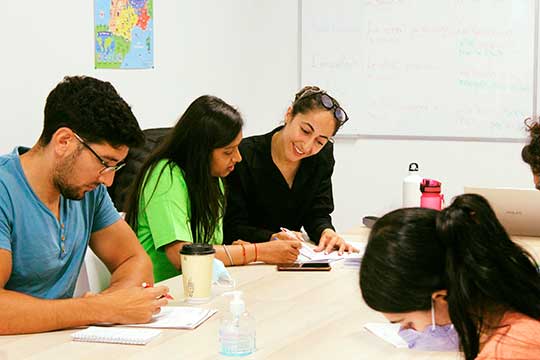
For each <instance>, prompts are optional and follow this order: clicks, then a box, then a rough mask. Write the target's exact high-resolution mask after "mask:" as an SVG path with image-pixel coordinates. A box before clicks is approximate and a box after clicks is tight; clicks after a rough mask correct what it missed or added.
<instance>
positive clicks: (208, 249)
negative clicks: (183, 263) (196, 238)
mask: <svg viewBox="0 0 540 360" xmlns="http://www.w3.org/2000/svg"><path fill="white" fill-rule="evenodd" d="M215 252H216V250H215V249H214V247H213V246H212V245H210V244H186V245H184V246H182V249H181V250H180V254H183V255H209V254H213V253H215Z"/></svg>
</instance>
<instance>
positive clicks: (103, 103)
mask: <svg viewBox="0 0 540 360" xmlns="http://www.w3.org/2000/svg"><path fill="white" fill-rule="evenodd" d="M61 127H68V128H70V129H71V130H73V131H74V132H76V133H77V134H78V135H80V136H81V137H82V138H83V139H84V140H86V141H88V142H90V143H108V144H109V145H112V146H115V147H116V146H120V145H127V146H128V147H136V146H139V145H141V144H142V143H143V141H144V134H143V132H142V131H141V129H140V127H139V124H138V123H137V119H135V116H134V115H133V113H132V112H131V108H130V107H129V105H128V104H127V103H126V102H125V101H124V99H122V98H121V97H120V95H118V93H117V92H116V90H115V88H114V87H113V86H112V85H111V83H109V82H106V81H101V80H98V79H95V78H92V77H89V76H66V77H65V78H64V79H63V80H62V81H61V82H60V83H59V84H58V85H57V86H56V87H55V88H54V89H53V90H52V91H51V92H50V94H49V96H48V97H47V102H46V104H45V116H44V124H43V131H42V133H41V136H40V138H39V143H40V145H42V146H45V145H47V144H48V143H49V142H50V141H51V138H52V136H53V134H54V133H55V132H56V131H57V130H58V129H59V128H61Z"/></svg>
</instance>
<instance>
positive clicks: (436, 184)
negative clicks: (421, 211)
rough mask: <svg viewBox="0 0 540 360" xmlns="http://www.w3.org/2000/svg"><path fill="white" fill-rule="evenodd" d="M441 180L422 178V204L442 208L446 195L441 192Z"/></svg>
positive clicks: (424, 206) (426, 206) (437, 208)
mask: <svg viewBox="0 0 540 360" xmlns="http://www.w3.org/2000/svg"><path fill="white" fill-rule="evenodd" d="M441 185H442V184H441V182H440V181H437V180H433V179H422V182H421V183H420V191H421V192H422V196H421V198H420V206H421V207H423V208H430V209H435V210H441V209H442V205H443V203H444V195H443V194H441Z"/></svg>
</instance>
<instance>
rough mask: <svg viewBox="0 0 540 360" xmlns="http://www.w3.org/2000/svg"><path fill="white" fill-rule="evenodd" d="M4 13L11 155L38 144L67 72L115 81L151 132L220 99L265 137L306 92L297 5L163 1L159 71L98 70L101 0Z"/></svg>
mask: <svg viewBox="0 0 540 360" xmlns="http://www.w3.org/2000/svg"><path fill="white" fill-rule="evenodd" d="M2 13H3V20H2V21H1V22H0V31H1V33H2V34H4V36H3V37H2V39H3V40H2V56H0V75H1V77H0V79H1V81H0V99H2V118H3V121H2V122H3V124H4V131H2V132H0V152H2V153H3V152H6V151H8V150H10V149H11V148H12V147H13V146H15V145H16V144H26V145H32V144H33V142H34V140H35V139H36V138H37V137H38V136H39V133H40V131H41V122H42V112H43V107H44V104H45V98H46V96H47V94H48V93H49V91H50V90H51V89H52V88H53V87H54V86H55V85H56V84H57V83H58V82H59V81H60V80H61V79H62V77H63V76H64V75H74V74H86V75H91V76H95V77H98V78H100V79H104V80H109V81H111V82H112V83H113V85H114V86H115V87H116V88H117V90H118V91H119V93H120V94H121V95H122V96H123V97H124V98H125V99H126V101H127V102H128V103H129V104H131V105H132V108H133V111H134V113H135V115H136V116H137V118H138V120H139V122H140V123H141V125H142V127H143V128H148V127H158V126H167V125H171V124H173V123H174V122H175V121H176V119H177V118H178V116H179V114H181V113H182V112H183V111H184V110H185V109H186V107H187V105H188V104H189V103H191V102H192V101H193V100H194V99H195V98H196V97H198V96H200V95H203V94H213V95H217V96H219V97H222V98H223V99H224V100H226V101H228V102H230V103H231V104H233V105H235V106H237V107H238V108H239V110H240V111H241V112H242V114H243V115H244V118H245V120H246V132H247V133H258V132H262V131H266V130H267V129H269V128H271V127H272V126H274V125H276V124H277V123H278V122H279V121H280V119H281V118H282V114H283V113H284V112H285V110H286V108H287V105H288V102H289V101H290V100H292V97H293V95H294V93H295V92H296V89H297V73H298V71H297V47H298V46H297V26H298V24H297V19H298V8H297V3H296V2H295V1H290V0H265V1H253V0H234V1H221V0H182V1H176V0H155V1H154V14H155V19H154V20H155V26H154V35H155V36H154V43H155V69H154V70H95V69H94V55H93V49H94V39H93V33H94V32H93V31H94V30H93V26H94V20H93V1H73V0H55V1H33V2H32V3H31V5H29V3H28V2H25V1H11V2H8V3H6V4H5V6H4V7H3V10H2ZM6 130H8V131H6Z"/></svg>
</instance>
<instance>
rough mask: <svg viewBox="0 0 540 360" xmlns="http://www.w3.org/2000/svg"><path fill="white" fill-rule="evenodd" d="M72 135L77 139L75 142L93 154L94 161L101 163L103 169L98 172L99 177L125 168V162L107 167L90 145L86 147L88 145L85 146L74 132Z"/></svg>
mask: <svg viewBox="0 0 540 360" xmlns="http://www.w3.org/2000/svg"><path fill="white" fill-rule="evenodd" d="M73 135H75V138H77V140H79V142H80V143H81V144H83V146H84V147H85V148H87V149H88V150H90V152H91V153H92V154H94V156H95V157H96V159H98V160H99V162H100V163H101V165H103V169H101V170H100V171H99V173H100V174H101V175H104V174H108V173H110V172H113V171H118V170H120V169H121V168H123V167H124V166H126V163H125V162H123V163H119V164H116V165H114V166H109V165H108V164H107V162H106V161H105V160H103V158H102V157H101V156H99V155H98V153H97V152H95V151H94V149H92V148H91V147H90V145H88V144H87V143H86V142H85V141H84V140H83V139H82V138H81V137H80V136H79V135H77V134H76V133H75V132H74V133H73Z"/></svg>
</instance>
